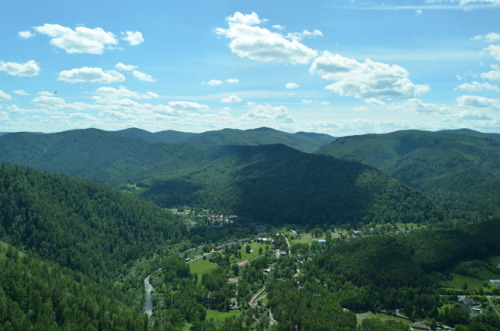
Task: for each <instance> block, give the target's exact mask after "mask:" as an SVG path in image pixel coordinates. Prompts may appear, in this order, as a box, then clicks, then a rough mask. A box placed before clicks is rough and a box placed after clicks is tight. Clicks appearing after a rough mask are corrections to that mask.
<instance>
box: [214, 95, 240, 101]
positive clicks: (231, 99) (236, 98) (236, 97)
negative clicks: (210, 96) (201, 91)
mask: <svg viewBox="0 0 500 331" xmlns="http://www.w3.org/2000/svg"><path fill="white" fill-rule="evenodd" d="M220 101H221V102H224V103H238V102H242V101H243V99H241V98H240V97H238V96H236V95H230V96H228V97H225V98H222V99H220Z"/></svg>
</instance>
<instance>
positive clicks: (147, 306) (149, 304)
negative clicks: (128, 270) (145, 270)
mask: <svg viewBox="0 0 500 331" xmlns="http://www.w3.org/2000/svg"><path fill="white" fill-rule="evenodd" d="M149 277H151V275H149V276H147V277H146V278H144V289H145V291H146V301H145V302H144V313H145V314H147V315H148V317H151V315H153V299H152V297H151V293H152V292H153V286H152V285H151V283H150V282H149Z"/></svg>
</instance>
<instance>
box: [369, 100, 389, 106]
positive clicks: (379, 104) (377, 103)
mask: <svg viewBox="0 0 500 331" xmlns="http://www.w3.org/2000/svg"><path fill="white" fill-rule="evenodd" d="M365 103H366V104H369V105H376V106H385V102H383V101H382V100H379V99H377V98H368V99H365Z"/></svg>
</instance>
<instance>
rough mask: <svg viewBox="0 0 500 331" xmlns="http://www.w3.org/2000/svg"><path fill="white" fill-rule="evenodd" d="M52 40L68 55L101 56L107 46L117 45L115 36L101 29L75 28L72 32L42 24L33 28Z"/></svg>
mask: <svg viewBox="0 0 500 331" xmlns="http://www.w3.org/2000/svg"><path fill="white" fill-rule="evenodd" d="M34 29H35V30H36V31H37V32H38V33H41V34H45V35H47V36H49V37H51V38H52V39H51V40H50V43H51V44H52V45H54V46H55V47H57V48H61V49H63V50H64V51H66V53H69V54H102V53H103V52H104V49H105V48H106V47H107V46H109V45H117V44H118V40H117V39H116V36H115V35H114V34H113V33H111V32H107V31H104V30H103V29H101V28H94V29H90V28H87V27H84V26H77V27H76V28H75V29H74V30H73V29H71V28H68V27H65V26H62V25H59V24H44V25H42V26H37V27H35V28H34Z"/></svg>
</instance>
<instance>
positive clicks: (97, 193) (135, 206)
mask: <svg viewBox="0 0 500 331" xmlns="http://www.w3.org/2000/svg"><path fill="white" fill-rule="evenodd" d="M185 233H186V230H185V227H184V226H183V225H182V223H181V222H180V221H179V220H178V219H177V218H176V217H175V216H173V215H171V214H170V213H168V212H166V211H165V210H163V209H161V208H159V207H157V206H155V205H153V204H151V203H149V202H147V201H144V200H142V199H139V198H138V197H135V196H133V195H131V194H127V193H125V192H119V191H116V190H113V189H110V188H108V187H105V186H103V185H100V184H96V183H92V182H89V181H86V180H83V179H77V178H71V177H68V176H66V175H57V174H50V173H46V172H42V171H39V170H34V169H30V168H22V167H19V166H12V165H8V164H0V240H2V241H4V242H7V243H9V244H11V245H14V246H16V247H23V248H24V249H26V250H27V251H28V252H34V253H36V254H38V255H40V256H41V257H43V258H45V259H48V260H52V261H55V262H57V263H59V264H60V265H62V266H65V267H68V268H71V269H73V270H78V271H81V272H82V273H84V274H86V275H88V276H90V277H92V278H94V279H101V278H103V277H104V278H112V277H113V276H116V275H117V274H119V273H120V272H121V271H122V269H123V268H124V267H125V265H126V264H127V263H129V262H132V261H134V260H136V259H138V258H140V257H142V256H145V255H150V254H152V253H153V252H155V251H156V250H157V249H158V248H159V247H160V246H161V245H165V244H168V243H174V242H177V241H179V239H180V238H181V237H182V236H183V235H184V234H185Z"/></svg>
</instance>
